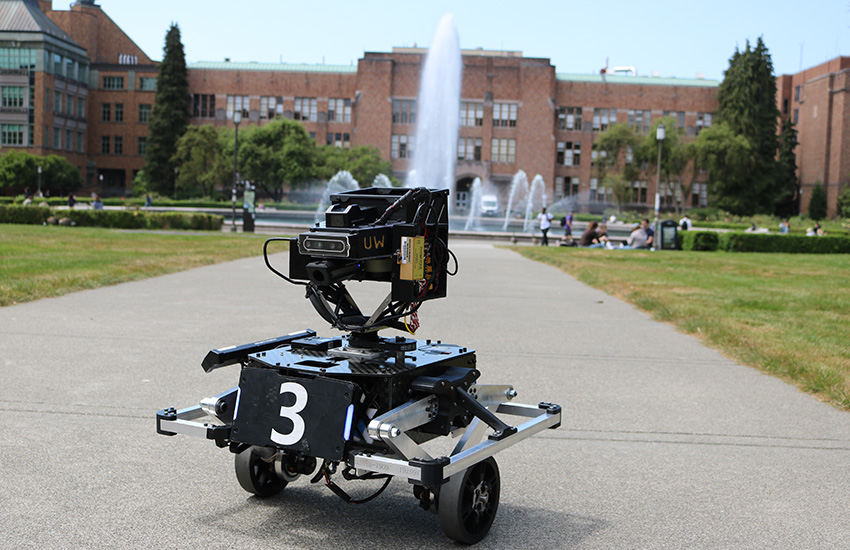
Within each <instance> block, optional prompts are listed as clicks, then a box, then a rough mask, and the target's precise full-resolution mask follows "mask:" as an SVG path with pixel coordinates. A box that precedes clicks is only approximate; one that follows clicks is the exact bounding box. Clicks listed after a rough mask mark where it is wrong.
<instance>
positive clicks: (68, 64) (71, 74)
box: [65, 59, 77, 80]
mask: <svg viewBox="0 0 850 550" xmlns="http://www.w3.org/2000/svg"><path fill="white" fill-rule="evenodd" d="M74 67H75V64H74V60H73V59H66V60H65V76H67V77H68V78H71V79H73V80H76V79H77V71H75V70H74Z"/></svg>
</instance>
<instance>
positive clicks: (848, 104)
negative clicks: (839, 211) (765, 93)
mask: <svg viewBox="0 0 850 550" xmlns="http://www.w3.org/2000/svg"><path fill="white" fill-rule="evenodd" d="M776 85H777V97H776V101H777V107H778V108H779V111H780V113H781V115H782V118H783V119H785V118H787V117H791V122H793V123H794V126H795V127H796V128H797V132H798V134H797V140H798V141H799V143H800V145H798V146H797V173H798V175H799V181H800V187H801V195H802V196H801V199H800V207H801V209H802V210H803V211H806V210H807V209H808V204H809V199H810V198H811V194H812V189H813V188H814V186H815V184H816V183H823V185H824V187H825V188H826V194H827V215H828V216H829V217H833V216H835V214H836V199H837V198H838V195H839V194H840V193H841V191H842V190H843V189H844V187H845V186H846V185H847V182H848V180H850V57H836V58H835V59H832V60H830V61H827V62H826V63H822V64H820V65H817V66H815V67H812V68H810V69H806V70H805V71H801V72H799V73H796V74H792V75H782V76H780V77H779V78H777V79H776Z"/></svg>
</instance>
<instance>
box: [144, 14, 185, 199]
mask: <svg viewBox="0 0 850 550" xmlns="http://www.w3.org/2000/svg"><path fill="white" fill-rule="evenodd" d="M188 124H189V72H188V70H187V69H186V56H185V54H184V52H183V43H182V42H181V41H180V28H179V27H178V26H177V25H176V24H173V23H172V25H171V28H169V29H168V33H167V34H166V35H165V47H164V48H163V57H162V63H160V64H159V75H158V78H157V81H156V96H155V99H154V106H153V112H152V113H151V118H150V123H149V125H148V142H147V150H146V154H145V167H144V171H145V179H146V181H147V182H148V185H149V188H150V189H151V190H152V191H156V192H158V193H160V194H161V195H173V194H174V182H175V179H176V176H175V173H174V169H175V168H176V167H177V164H176V161H175V160H173V159H172V154H173V153H174V151H175V149H176V147H177V140H178V139H180V137H181V136H182V135H183V133H184V132H185V131H186V126H187V125H188Z"/></svg>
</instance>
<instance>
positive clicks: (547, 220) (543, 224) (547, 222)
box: [537, 206, 555, 246]
mask: <svg viewBox="0 0 850 550" xmlns="http://www.w3.org/2000/svg"><path fill="white" fill-rule="evenodd" d="M554 218H555V216H553V215H552V214H549V213H547V212H546V207H545V206H544V207H543V211H542V212H540V214H538V215H537V219H538V220H540V231H542V232H543V241H542V242H541V243H540V246H549V237H548V236H547V233H549V228H550V227H552V220H553V219H554Z"/></svg>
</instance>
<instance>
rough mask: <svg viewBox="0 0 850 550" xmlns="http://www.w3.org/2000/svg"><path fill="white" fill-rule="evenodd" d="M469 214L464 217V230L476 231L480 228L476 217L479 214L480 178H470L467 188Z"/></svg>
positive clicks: (478, 216)
mask: <svg viewBox="0 0 850 550" xmlns="http://www.w3.org/2000/svg"><path fill="white" fill-rule="evenodd" d="M469 195H470V201H469V215H468V216H467V218H466V225H465V226H464V227H463V230H464V231H476V230H480V229H481V224H480V223H478V221H477V220H478V219H479V218H480V216H481V195H482V193H481V178H475V179H474V180H472V187H471V188H470V190H469Z"/></svg>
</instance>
